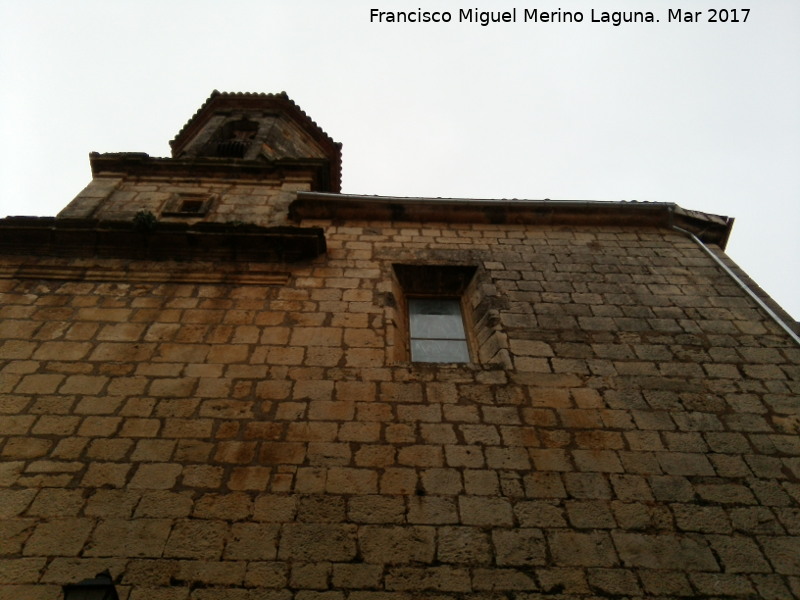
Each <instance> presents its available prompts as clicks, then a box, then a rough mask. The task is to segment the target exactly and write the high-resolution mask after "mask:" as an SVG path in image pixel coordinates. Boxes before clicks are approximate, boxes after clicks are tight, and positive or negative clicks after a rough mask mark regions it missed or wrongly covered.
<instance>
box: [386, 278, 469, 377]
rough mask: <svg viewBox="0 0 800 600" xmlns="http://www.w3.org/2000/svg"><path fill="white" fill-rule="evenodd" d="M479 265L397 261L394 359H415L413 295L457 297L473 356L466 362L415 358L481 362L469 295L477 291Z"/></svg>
mask: <svg viewBox="0 0 800 600" xmlns="http://www.w3.org/2000/svg"><path fill="white" fill-rule="evenodd" d="M477 271H478V268H477V266H475V265H463V264H460V265H454V264H429V263H393V264H392V288H393V290H392V294H391V297H392V299H393V301H392V303H391V305H392V309H393V315H392V319H391V321H392V322H393V323H394V329H393V333H394V335H393V336H392V340H391V341H392V342H393V343H394V359H395V361H397V362H403V363H406V362H408V363H412V362H413V361H412V360H411V335H410V323H409V313H408V299H409V298H442V299H457V300H458V301H459V305H460V308H461V318H462V320H463V322H464V332H465V336H466V339H465V341H466V343H467V349H468V352H469V357H470V360H469V362H466V363H462V362H459V363H439V362H413V364H419V365H450V364H455V365H468V364H475V363H477V362H478V352H477V349H478V346H477V343H478V342H477V339H476V336H475V327H474V322H475V319H474V315H473V312H472V310H471V307H470V303H469V302H468V298H470V297H471V296H472V293H471V292H474V286H475V281H476V277H475V274H476V273H477Z"/></svg>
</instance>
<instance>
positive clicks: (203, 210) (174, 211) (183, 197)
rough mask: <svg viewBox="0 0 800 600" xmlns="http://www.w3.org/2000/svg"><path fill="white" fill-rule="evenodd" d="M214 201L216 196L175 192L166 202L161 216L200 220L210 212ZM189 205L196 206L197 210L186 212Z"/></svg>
mask: <svg viewBox="0 0 800 600" xmlns="http://www.w3.org/2000/svg"><path fill="white" fill-rule="evenodd" d="M215 200H216V194H205V193H188V192H176V193H173V194H172V196H170V198H169V200H167V202H166V204H165V205H164V209H163V210H162V211H161V214H162V215H163V216H165V217H183V218H188V219H192V218H195V219H197V218H202V217H205V216H206V215H208V213H209V212H210V211H211V207H212V206H213V204H214V201H215ZM197 203H199V204H197ZM189 204H192V205H196V206H197V209H196V210H188V209H187V205H189Z"/></svg>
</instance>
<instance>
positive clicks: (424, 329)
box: [408, 298, 469, 363]
mask: <svg viewBox="0 0 800 600" xmlns="http://www.w3.org/2000/svg"><path fill="white" fill-rule="evenodd" d="M408 320H409V332H410V337H411V360H412V361H415V362H442V363H444V362H469V349H468V347H467V339H466V335H465V333H464V320H463V319H462V317H461V304H460V302H459V301H458V299H456V298H409V299H408Z"/></svg>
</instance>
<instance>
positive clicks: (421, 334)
mask: <svg viewBox="0 0 800 600" xmlns="http://www.w3.org/2000/svg"><path fill="white" fill-rule="evenodd" d="M475 270H476V269H475V267H472V266H461V265H397V264H396V265H394V272H395V276H396V278H397V279H396V282H397V283H399V289H398V290H397V292H398V293H397V297H398V301H399V302H398V306H397V312H396V313H395V314H396V315H397V325H398V333H399V334H400V335H399V336H398V340H400V341H401V343H399V344H397V345H396V347H397V348H398V350H397V358H398V359H399V360H411V361H412V362H419V363H468V362H471V360H472V356H471V351H470V341H471V338H470V329H469V328H468V327H466V326H465V322H468V321H469V320H468V319H465V315H466V313H465V307H466V302H463V299H464V297H465V296H467V295H468V294H467V293H466V292H467V289H468V287H469V285H470V282H471V281H472V278H473V275H474V274H475Z"/></svg>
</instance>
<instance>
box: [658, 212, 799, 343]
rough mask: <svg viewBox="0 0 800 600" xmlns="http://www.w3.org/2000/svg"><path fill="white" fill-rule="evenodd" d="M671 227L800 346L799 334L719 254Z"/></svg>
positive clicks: (687, 232) (675, 227)
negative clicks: (723, 272) (708, 259)
mask: <svg viewBox="0 0 800 600" xmlns="http://www.w3.org/2000/svg"><path fill="white" fill-rule="evenodd" d="M672 229H674V230H675V231H677V232H679V233H682V234H684V235H686V236H687V237H688V238H689V239H691V240H692V241H693V242H694V243H695V244H697V245H698V246H700V248H701V249H702V250H703V252H705V253H706V254H708V256H710V257H711V258H712V260H713V261H714V262H715V263H717V265H719V266H720V267H721V268H722V270H723V271H725V273H726V274H727V275H728V277H730V278H731V279H733V281H734V282H735V283H736V285H738V286H739V287H740V288H742V289H743V290H744V291H745V293H747V295H748V296H750V298H752V299H753V300H754V301H755V303H756V304H758V305H759V306H760V307H761V308H762V309H764V312H766V313H767V315H769V317H770V318H771V319H772V320H773V321H775V323H777V324H778V326H780V328H781V329H783V330H784V331H785V332H786V333H787V334H789V337H790V338H792V340H793V341H794V343H795V344H797V345H798V346H800V336H798V335H797V334H796V333H795V332H794V330H792V328H791V327H789V325H788V324H787V323H786V322H785V321H784V320H783V319H782V318H781V317H780V316H779V315H778V314H777V313H776V312H775V311H774V310H772V309H771V308H770V307H769V306H767V304H766V302H764V301H763V300H762V299H761V298H760V297H759V296H758V295H757V294H756V293H755V292H754V291H753V290H752V289H750V287H749V286H748V285H747V284H746V283H745V282H744V281H742V279H741V278H740V277H739V276H738V275H737V274H736V273H734V272H733V270H732V269H731V268H730V267H729V266H728V265H726V264H725V263H724V262H722V259H721V258H720V257H719V256H717V255H716V254H714V253H713V252H712V251H711V249H710V248H709V247H708V246H706V245H705V244H704V243H703V242H702V241H700V239H699V238H698V237H697V236H696V235H695V234H693V233H692V232H691V231H686V230H685V229H681V228H680V227H678V226H677V225H672Z"/></svg>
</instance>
